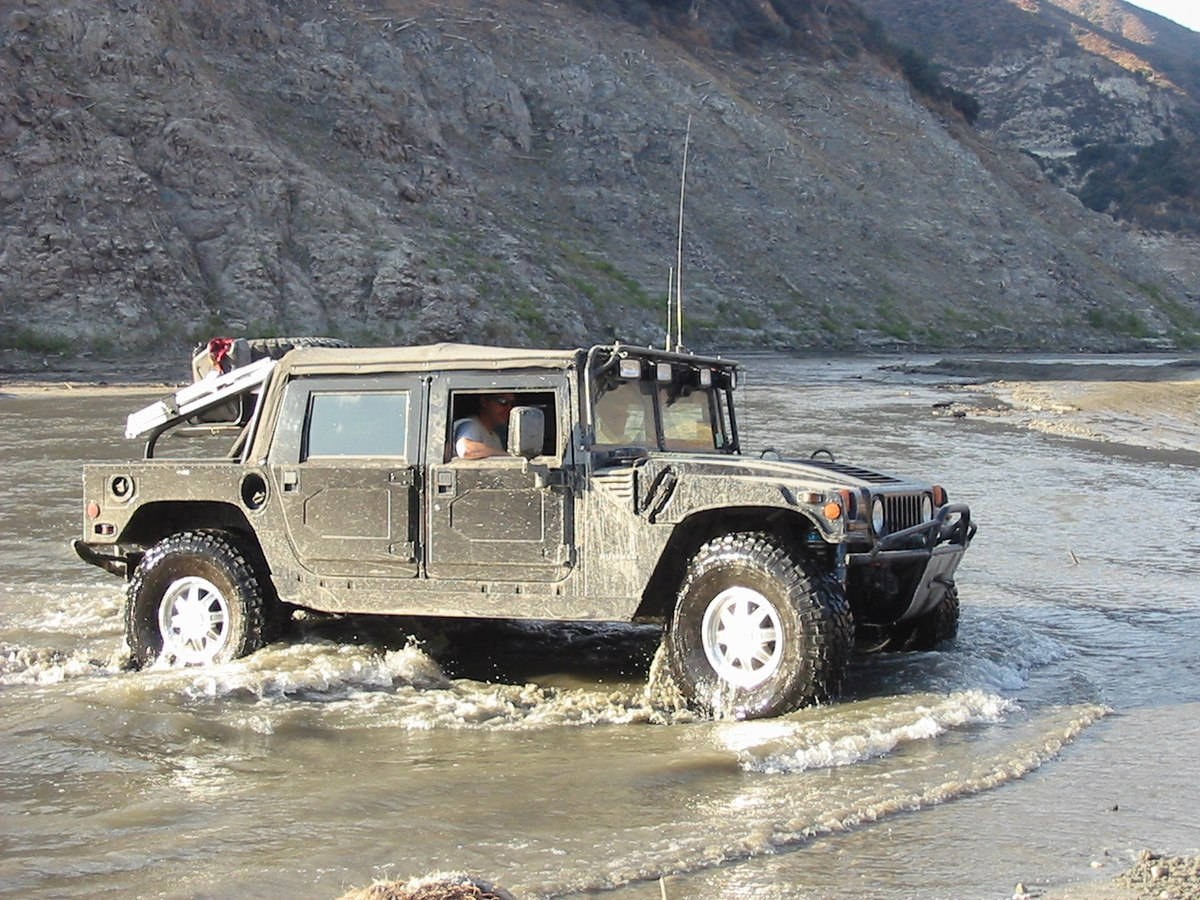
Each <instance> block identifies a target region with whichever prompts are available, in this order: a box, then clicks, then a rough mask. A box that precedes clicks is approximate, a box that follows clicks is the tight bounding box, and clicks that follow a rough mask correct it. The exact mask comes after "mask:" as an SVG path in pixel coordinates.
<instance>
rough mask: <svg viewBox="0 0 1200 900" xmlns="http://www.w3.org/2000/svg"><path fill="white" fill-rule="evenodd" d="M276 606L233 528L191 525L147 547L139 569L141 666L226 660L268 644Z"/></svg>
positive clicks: (133, 621) (133, 600)
mask: <svg viewBox="0 0 1200 900" xmlns="http://www.w3.org/2000/svg"><path fill="white" fill-rule="evenodd" d="M270 611H273V608H268V607H267V605H266V603H265V602H264V600H263V587H262V584H261V583H260V581H259V578H258V576H257V575H256V574H255V572H254V567H253V566H252V565H251V564H250V562H249V561H248V560H247V558H246V554H245V553H244V552H243V551H242V550H241V549H240V547H239V545H238V544H237V543H236V540H235V538H234V537H233V536H232V535H227V534H225V533H223V532H216V531H183V532H180V533H178V534H173V535H170V536H169V537H166V538H163V539H162V540H161V541H159V542H158V543H157V544H155V545H154V546H153V547H151V548H150V549H149V550H147V551H146V554H145V556H143V557H142V561H141V562H139V563H138V566H137V568H136V569H135V570H134V572H133V578H132V579H130V581H129V589H128V595H127V598H126V601H125V639H126V640H127V641H128V642H129V650H130V652H131V654H132V662H133V665H134V666H139V667H140V666H148V665H150V664H151V663H153V662H154V661H155V660H158V659H162V661H163V662H165V663H169V664H170V665H174V666H207V665H211V664H213V663H224V662H229V661H230V660H232V659H238V658H239V657H242V656H245V655H246V654H247V653H253V652H254V651H255V650H257V649H258V648H259V647H261V646H262V645H263V629H264V628H265V623H266V617H267V614H268V612H270Z"/></svg>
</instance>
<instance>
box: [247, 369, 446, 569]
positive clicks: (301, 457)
mask: <svg viewBox="0 0 1200 900" xmlns="http://www.w3.org/2000/svg"><path fill="white" fill-rule="evenodd" d="M423 402H424V398H423V390H422V385H421V383H420V381H419V380H417V379H416V378H414V377H412V376H394V375H387V376H378V377H373V378H363V377H361V376H354V377H350V378H344V377H337V376H321V377H313V378H298V379H295V380H294V381H292V382H291V383H290V384H289V385H288V386H287V392H286V394H285V396H284V401H283V403H284V408H283V410H282V412H281V415H280V419H279V421H280V422H281V423H285V422H286V423H288V426H287V427H286V428H281V430H280V431H279V432H278V433H277V436H276V441H275V445H274V447H273V448H272V451H271V470H272V475H273V478H274V481H275V486H276V490H277V491H278V492H279V496H280V498H281V506H282V509H283V515H284V520H285V523H286V526H287V533H288V539H289V540H290V542H291V544H292V547H293V549H294V551H295V554H296V557H297V558H298V559H299V560H300V561H301V563H302V564H303V565H304V567H305V568H307V569H308V570H310V571H312V572H315V573H317V574H320V575H332V576H340V575H345V576H354V577H359V578H362V577H378V576H394V577H411V576H415V575H416V574H417V573H418V571H419V566H418V562H417V559H418V546H417V528H418V525H419V523H420V514H419V507H418V490H417V489H418V482H417V450H418V448H419V446H420V443H419V432H420V419H421V407H422V404H423Z"/></svg>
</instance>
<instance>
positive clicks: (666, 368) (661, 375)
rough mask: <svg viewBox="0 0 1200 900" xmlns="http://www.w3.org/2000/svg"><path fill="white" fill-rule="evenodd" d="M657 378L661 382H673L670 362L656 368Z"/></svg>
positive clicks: (662, 363) (661, 363) (660, 364)
mask: <svg viewBox="0 0 1200 900" xmlns="http://www.w3.org/2000/svg"><path fill="white" fill-rule="evenodd" d="M654 373H655V377H656V378H657V379H658V380H659V381H670V380H671V364H670V363H669V362H660V363H659V364H658V365H657V366H655V367H654Z"/></svg>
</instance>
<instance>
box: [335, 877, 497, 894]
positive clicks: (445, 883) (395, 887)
mask: <svg viewBox="0 0 1200 900" xmlns="http://www.w3.org/2000/svg"><path fill="white" fill-rule="evenodd" d="M338 900H516V898H515V897H514V896H513V895H512V894H510V893H509V892H508V891H506V890H504V888H500V887H496V886H495V885H493V884H490V883H488V882H487V881H483V880H482V879H478V878H472V877H471V876H470V875H465V874H462V873H452V874H446V873H438V874H436V875H427V876H423V877H420V878H412V879H409V880H408V881H406V882H401V881H377V882H375V883H374V884H373V885H371V886H370V887H365V888H355V889H354V890H351V891H349V892H348V893H345V894H343V895H342V896H341V897H339V898H338Z"/></svg>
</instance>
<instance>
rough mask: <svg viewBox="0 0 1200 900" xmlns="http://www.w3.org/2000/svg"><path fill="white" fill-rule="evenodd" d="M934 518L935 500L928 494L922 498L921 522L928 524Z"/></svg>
mask: <svg viewBox="0 0 1200 900" xmlns="http://www.w3.org/2000/svg"><path fill="white" fill-rule="evenodd" d="M932 518H933V498H932V497H930V496H929V495H928V494H926V495H925V496H923V497H922V498H921V521H922V522H928V521H929V520H930V519H932Z"/></svg>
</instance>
